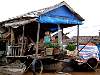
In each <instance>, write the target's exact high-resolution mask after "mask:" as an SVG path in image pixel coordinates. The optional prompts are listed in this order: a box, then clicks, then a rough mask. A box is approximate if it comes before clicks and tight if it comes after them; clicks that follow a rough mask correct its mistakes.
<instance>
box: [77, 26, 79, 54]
mask: <svg viewBox="0 0 100 75" xmlns="http://www.w3.org/2000/svg"><path fill="white" fill-rule="evenodd" d="M78 50H79V25H77V51H78ZM77 55H79V54H77Z"/></svg>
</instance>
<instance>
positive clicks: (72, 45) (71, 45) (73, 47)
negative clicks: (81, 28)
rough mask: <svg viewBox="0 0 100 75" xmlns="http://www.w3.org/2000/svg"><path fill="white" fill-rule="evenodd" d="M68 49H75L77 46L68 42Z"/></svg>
mask: <svg viewBox="0 0 100 75" xmlns="http://www.w3.org/2000/svg"><path fill="white" fill-rule="evenodd" d="M66 49H67V50H69V51H74V50H75V49H76V46H75V45H74V44H68V45H67V46H66Z"/></svg>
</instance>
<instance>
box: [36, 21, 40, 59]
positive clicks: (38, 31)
mask: <svg viewBox="0 0 100 75" xmlns="http://www.w3.org/2000/svg"><path fill="white" fill-rule="evenodd" d="M39 33H40V23H39V22H38V30H37V41H36V53H35V55H36V58H37V57H38V43H39Z"/></svg>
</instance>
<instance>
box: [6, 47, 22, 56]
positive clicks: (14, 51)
mask: <svg viewBox="0 0 100 75" xmlns="http://www.w3.org/2000/svg"><path fill="white" fill-rule="evenodd" d="M7 56H21V46H8V51H7Z"/></svg>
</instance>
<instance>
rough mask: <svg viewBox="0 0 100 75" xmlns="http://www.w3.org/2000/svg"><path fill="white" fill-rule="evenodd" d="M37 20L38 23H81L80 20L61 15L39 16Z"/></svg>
mask: <svg viewBox="0 0 100 75" xmlns="http://www.w3.org/2000/svg"><path fill="white" fill-rule="evenodd" d="M38 20H39V22H40V23H51V24H75V25H81V24H82V22H81V21H79V20H77V19H70V18H62V17H51V16H40V17H39V18H38Z"/></svg>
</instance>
